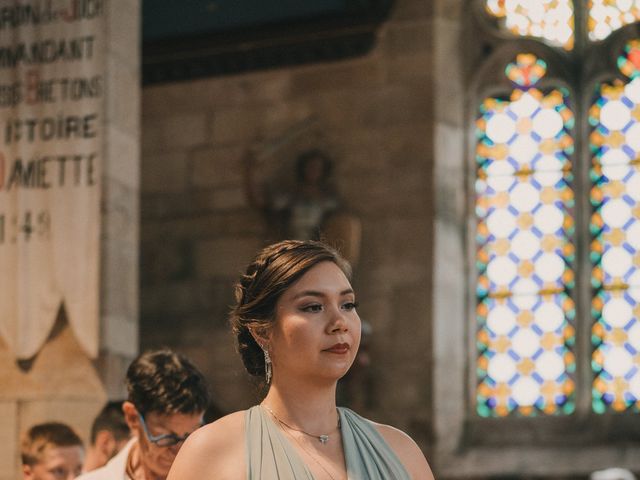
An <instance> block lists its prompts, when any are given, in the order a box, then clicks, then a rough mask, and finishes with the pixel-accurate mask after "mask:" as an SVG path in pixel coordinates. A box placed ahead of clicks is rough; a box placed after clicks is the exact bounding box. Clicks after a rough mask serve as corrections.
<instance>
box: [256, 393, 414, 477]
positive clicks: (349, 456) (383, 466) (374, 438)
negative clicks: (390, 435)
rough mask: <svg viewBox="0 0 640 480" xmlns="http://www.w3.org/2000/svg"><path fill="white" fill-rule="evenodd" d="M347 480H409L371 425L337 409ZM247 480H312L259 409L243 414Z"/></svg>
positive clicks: (271, 420)
mask: <svg viewBox="0 0 640 480" xmlns="http://www.w3.org/2000/svg"><path fill="white" fill-rule="evenodd" d="M338 414H339V415H340V431H341V433H342V445H343V448H344V456H345V460H346V464H347V477H348V478H349V480H410V479H411V477H410V476H409V474H408V472H407V471H406V469H405V468H404V466H403V465H402V463H401V462H400V459H399V458H398V457H397V456H396V454H395V453H394V452H393V450H391V447H389V445H388V444H387V442H386V441H385V440H384V439H383V438H382V436H381V435H380V433H378V431H377V430H376V428H375V427H374V426H373V424H372V423H371V422H369V421H368V420H366V419H365V418H362V417H361V416H360V415H358V414H356V413H355V412H353V411H351V410H349V409H348V408H340V407H339V408H338ZM246 439H247V440H246V442H247V443H246V448H247V479H248V480H313V475H312V474H311V472H310V471H309V469H308V468H307V466H306V465H305V464H304V462H303V461H302V459H301V458H300V456H299V455H298V452H297V451H296V449H295V448H294V447H293V446H292V445H291V444H290V443H289V441H288V440H287V438H286V437H285V435H284V433H283V432H282V430H280V428H279V427H278V425H277V424H276V423H275V421H274V420H273V418H272V417H271V415H269V413H267V412H266V411H265V410H264V409H263V408H261V407H260V406H259V405H257V406H255V407H252V408H250V409H249V410H247V416H246Z"/></svg>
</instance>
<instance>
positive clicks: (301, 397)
mask: <svg viewBox="0 0 640 480" xmlns="http://www.w3.org/2000/svg"><path fill="white" fill-rule="evenodd" d="M274 380H275V379H274ZM262 404H263V405H265V406H266V407H268V408H269V409H271V410H272V412H273V413H275V414H276V415H277V416H278V418H279V419H280V420H282V421H284V422H286V423H287V424H289V425H291V426H294V427H296V428H299V429H301V430H304V431H307V432H320V433H323V432H328V431H330V430H332V429H334V428H335V426H336V425H337V422H338V413H337V411H336V384H335V382H334V383H332V384H330V385H327V386H324V387H310V386H309V385H308V384H306V385H304V386H298V385H296V384H295V383H293V382H290V381H288V382H287V384H286V385H282V384H279V383H278V382H277V381H275V382H274V383H273V384H272V385H271V388H269V392H268V393H267V396H266V397H265V398H264V400H263V401H262Z"/></svg>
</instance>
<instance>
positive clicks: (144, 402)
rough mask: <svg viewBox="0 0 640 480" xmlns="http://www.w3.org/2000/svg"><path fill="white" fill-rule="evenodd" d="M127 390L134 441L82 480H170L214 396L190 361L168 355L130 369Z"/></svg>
mask: <svg viewBox="0 0 640 480" xmlns="http://www.w3.org/2000/svg"><path fill="white" fill-rule="evenodd" d="M126 384H127V392H128V396H127V400H126V401H125V402H124V404H123V405H122V408H123V411H124V417H125V421H126V422H127V425H129V428H130V430H131V432H132V433H133V434H134V438H133V439H131V440H130V441H129V442H128V443H127V445H126V446H125V447H124V448H123V449H122V450H121V451H120V452H119V453H118V454H117V455H116V456H115V457H113V458H112V459H111V460H109V462H107V464H106V465H105V466H104V467H101V468H98V469H97V470H94V471H92V472H89V473H86V474H84V475H82V476H80V477H79V478H80V479H81V480H164V479H165V478H166V477H167V474H168V473H169V469H170V468H171V464H172V463H173V461H174V459H175V456H176V454H177V453H178V450H180V447H181V446H182V443H183V442H184V441H185V439H186V438H187V437H188V436H189V435H190V434H191V433H193V432H194V431H195V430H197V429H198V428H199V427H200V426H202V424H203V415H204V412H205V410H206V409H207V406H208V404H209V394H208V391H207V387H206V385H205V381H204V377H203V376H202V374H201V373H200V372H199V371H198V369H197V368H196V367H195V366H194V365H193V364H192V363H191V362H190V361H189V360H188V359H187V358H186V357H184V356H182V355H179V354H177V353H175V352H173V351H171V350H168V349H163V350H155V351H149V352H146V353H144V354H142V355H140V356H139V357H138V358H136V359H135V360H134V361H133V362H132V363H131V365H130V366H129V368H128V370H127V376H126Z"/></svg>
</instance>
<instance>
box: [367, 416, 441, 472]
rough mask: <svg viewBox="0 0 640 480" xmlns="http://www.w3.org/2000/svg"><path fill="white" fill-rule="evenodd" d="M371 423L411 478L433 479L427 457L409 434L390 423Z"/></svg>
mask: <svg viewBox="0 0 640 480" xmlns="http://www.w3.org/2000/svg"><path fill="white" fill-rule="evenodd" d="M371 423H373V425H374V426H375V427H376V430H378V432H379V433H380V435H382V438H384V439H385V440H386V441H387V443H388V444H389V446H390V447H391V449H392V450H393V451H394V452H395V454H396V455H397V456H398V458H399V459H400V461H401V462H402V464H403V465H404V468H406V469H407V471H408V472H409V474H410V475H411V478H412V479H413V480H434V478H433V473H432V472H431V467H429V463H428V462H427V459H426V458H425V456H424V454H423V453H422V450H420V447H418V445H417V444H416V442H414V441H413V439H412V438H411V437H410V436H409V435H407V434H406V433H404V432H403V431H402V430H399V429H397V428H395V427H392V426H390V425H384V424H381V423H375V422H371Z"/></svg>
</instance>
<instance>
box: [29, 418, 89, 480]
mask: <svg viewBox="0 0 640 480" xmlns="http://www.w3.org/2000/svg"><path fill="white" fill-rule="evenodd" d="M20 453H21V455H22V473H23V479H24V480H70V479H73V478H75V477H77V476H78V475H80V472H81V470H82V457H83V456H84V449H83V446H82V440H80V437H78V435H77V434H76V433H75V432H74V431H73V430H72V429H71V428H70V427H68V426H67V425H65V424H63V423H55V422H50V423H41V424H39V425H35V426H33V427H31V428H30V429H29V431H28V432H27V434H26V435H25V436H24V438H23V440H22V446H21V452H20Z"/></svg>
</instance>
